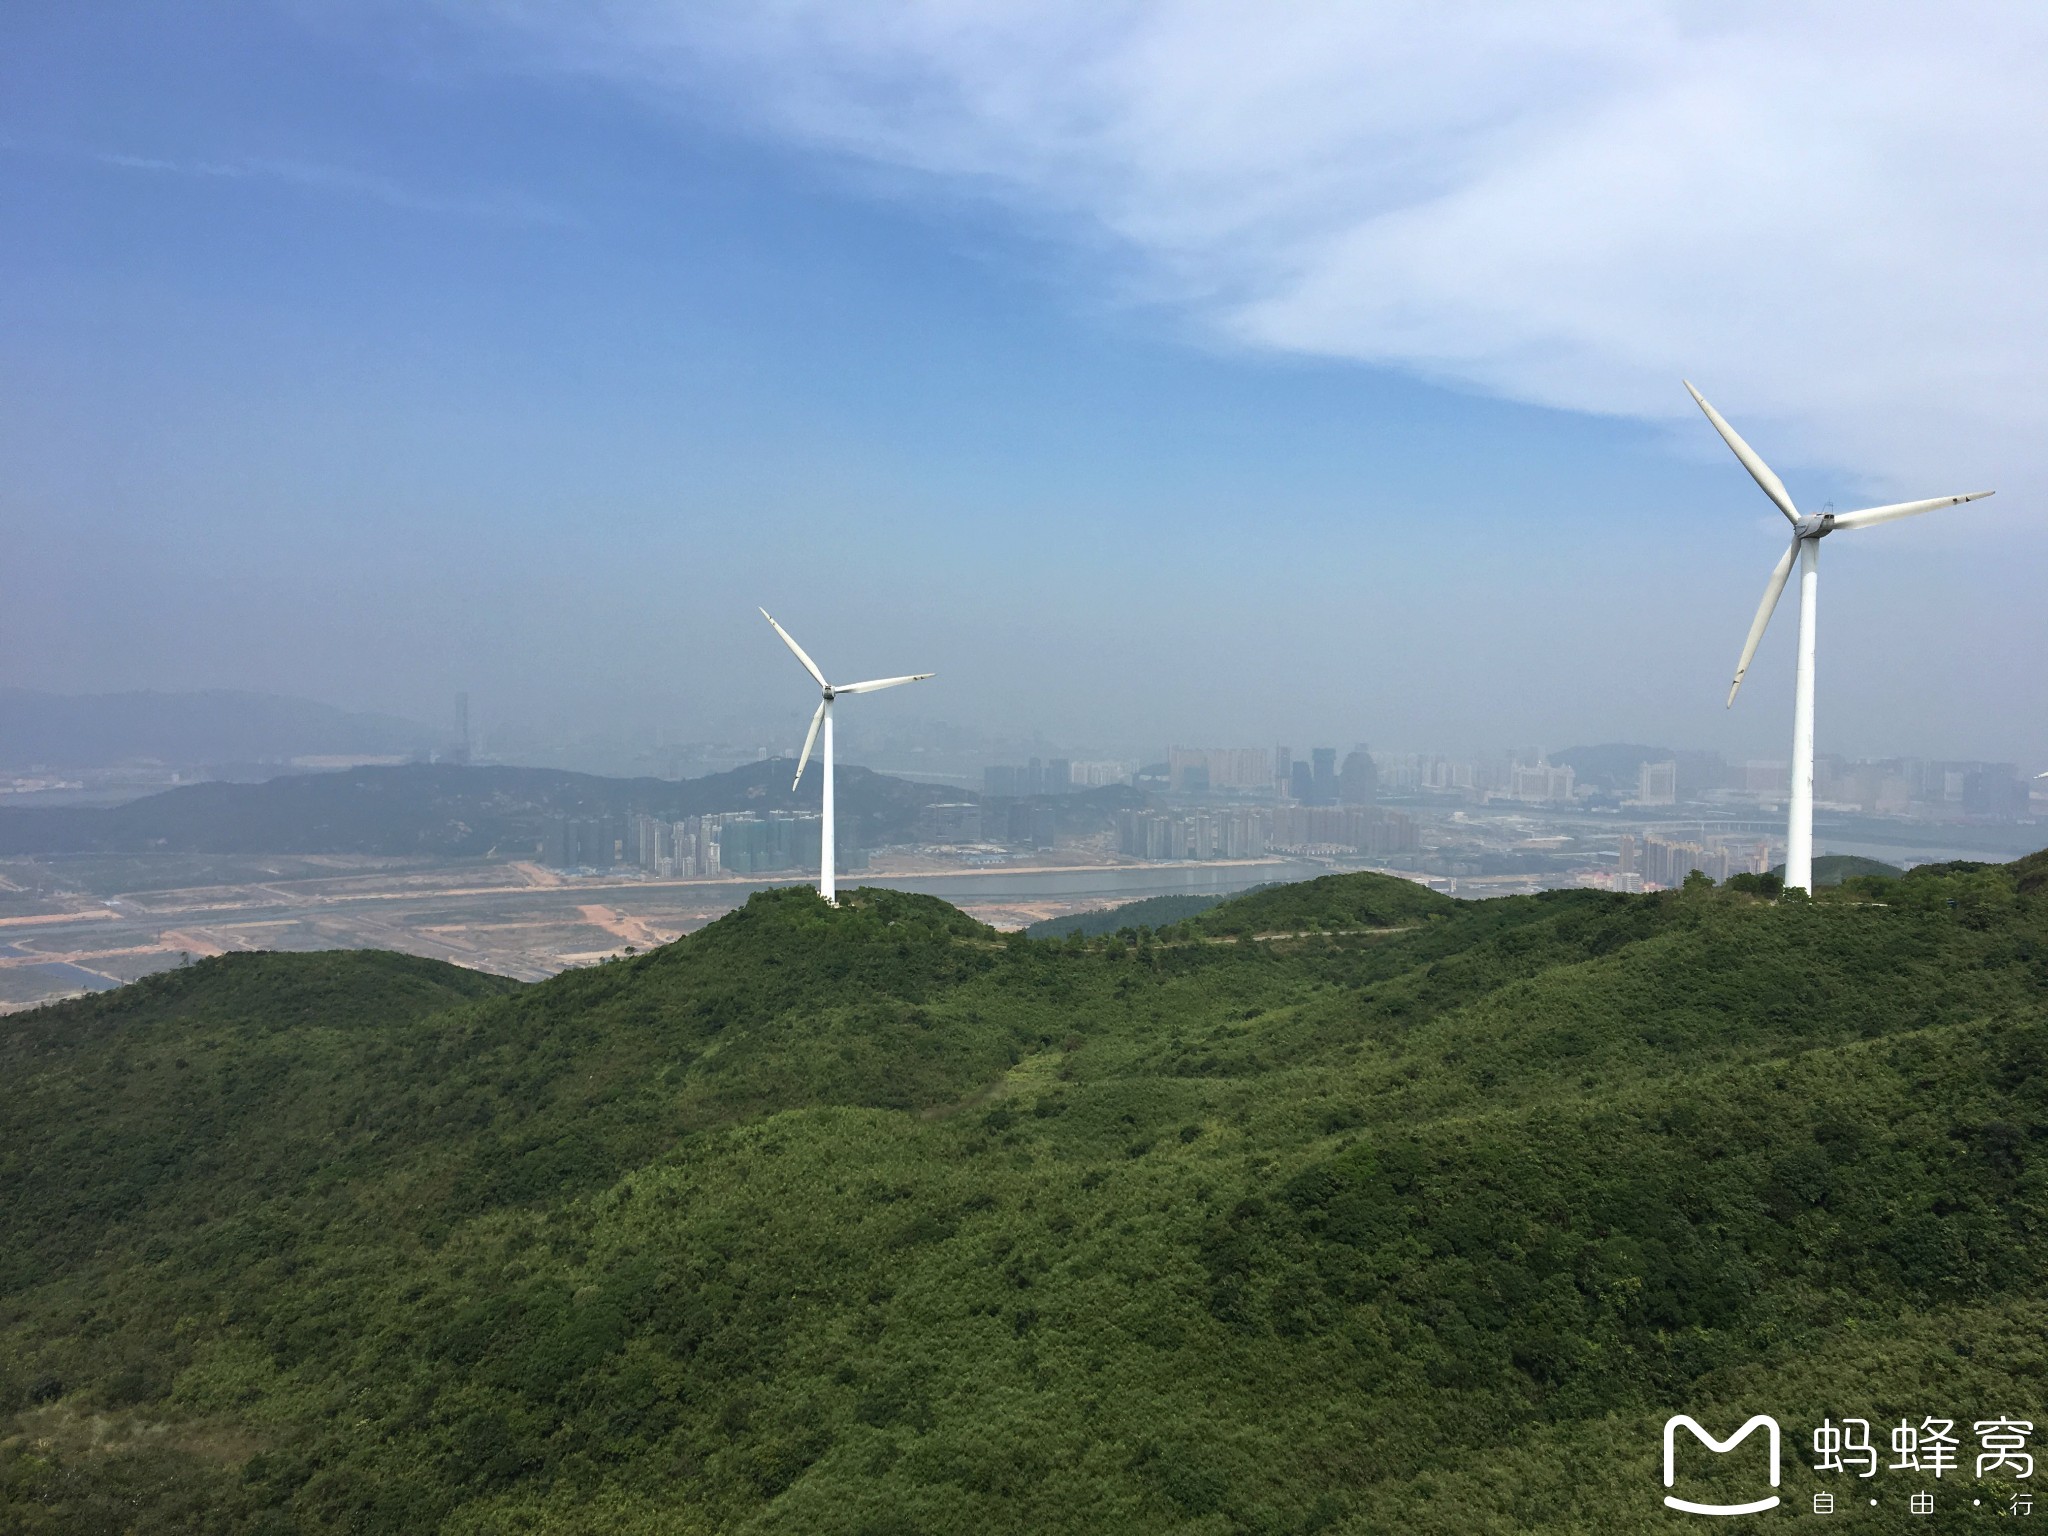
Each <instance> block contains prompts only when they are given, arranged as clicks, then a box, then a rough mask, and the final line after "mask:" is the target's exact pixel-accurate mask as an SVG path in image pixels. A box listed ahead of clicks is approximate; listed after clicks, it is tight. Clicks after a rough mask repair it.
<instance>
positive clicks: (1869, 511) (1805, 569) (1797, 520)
mask: <svg viewBox="0 0 2048 1536" xmlns="http://www.w3.org/2000/svg"><path fill="white" fill-rule="evenodd" d="M1685 389H1686V393H1687V394H1689V395H1691V396H1692V398H1693V401H1694V403H1695V404H1697V405H1698V406H1699V408H1700V409H1701V410H1703V411H1705V412H1706V413H1707V420H1709V421H1711V422H1712V423H1713V424H1714V430H1715V431H1716V432H1719V433H1720V434H1721V440H1722V441H1723V442H1725V443H1727V445H1728V446H1729V447H1730V448H1732V449H1734V450H1735V457H1736V458H1738V459H1740V460H1741V461H1742V467H1743V468H1744V469H1746V470H1748V471H1749V473H1750V476H1751V478H1753V479H1754V480H1755V481H1756V483H1757V484H1758V485H1760V486H1762V487H1763V492H1764V494H1765V495H1766V496H1768V497H1770V498H1771V500H1772V501H1773V502H1774V503H1775V504H1776V505H1777V508H1778V510H1779V511H1780V512H1782V513H1784V514H1785V521H1786V522H1788V523H1790V524H1791V525H1792V543H1791V545H1790V546H1789V547H1788V548H1787V549H1786V550H1785V553H1784V554H1782V555H1780V556H1779V557H1778V563H1777V565H1776V567H1774V568H1773V569H1772V571H1771V579H1770V580H1769V581H1767V582H1765V583H1764V600H1763V602H1762V603H1760V604H1759V605H1758V606H1757V610H1756V619H1755V622H1753V623H1752V624H1751V625H1750V626H1749V638H1748V639H1747V640H1745V641H1744V642H1743V643H1742V659H1741V660H1740V661H1738V662H1736V663H1735V681H1734V682H1733V683H1731V684H1730V685H1729V688H1728V706H1729V707H1730V708H1731V709H1732V708H1733V707H1734V705H1735V694H1736V691H1737V690H1738V689H1740V688H1741V687H1742V675H1743V673H1745V672H1747V671H1748V670H1749V663H1750V660H1751V659H1752V658H1753V657H1754V656H1755V655H1756V648H1757V645H1758V643H1759V642H1760V641H1761V640H1762V639H1763V637H1764V627H1765V626H1766V625H1768V624H1769V623H1770V622H1771V614H1772V612H1773V611H1774V610H1775V609H1776V608H1777V606H1778V597H1779V595H1780V594H1781V593H1783V592H1784V590H1785V582H1786V580H1787V579H1788V578H1789V577H1790V576H1791V574H1792V562H1793V561H1794V560H1795V559H1796V560H1798V562H1799V667H1798V672H1797V681H1796V683H1795V684H1794V687H1793V693H1792V795H1791V802H1792V803H1791V815H1790V817H1789V818H1788V820H1787V825H1786V829H1785V888H1786V889H1787V890H1791V889H1793V888H1794V887H1797V888H1798V889H1800V890H1802V891H1806V892H1809V893H1811V892H1812V890H1813V630H1814V618H1815V615H1814V607H1815V603H1816V601H1817V595H1818V592H1819V587H1820V541H1821V540H1822V539H1824V538H1826V537H1827V536H1828V535H1829V534H1831V533H1834V532H1837V531H1838V530H1840V529H1844V528H1868V527H1870V526H1871V525H1872V524H1873V523H1889V522H1891V521H1892V520H1893V519H1894V518H1900V517H1912V516H1914V515H1915V514H1917V513H1921V512H1932V511H1933V510H1934V509H1935V508H1936V507H1953V506H1956V505H1958V504H1959V503H1961V502H1965V501H1976V500H1978V499H1979V498H1981V497H1985V496H1989V495H1991V494H1992V493H1991V492H1990V491H1971V492H1970V493H1969V494H1968V495H1966V496H1935V497H1931V498H1929V499H1928V500H1926V501H1900V502H1893V503H1892V504H1891V505H1889V506H1883V507H1865V508H1864V509H1863V510H1862V511H1860V512H1810V513H1806V514H1805V515H1803V516H1802V515H1801V513H1800V511H1799V509H1798V508H1797V507H1795V506H1793V505H1792V497H1791V495H1790V494H1789V493H1788V492H1787V491H1786V489H1785V482H1784V481H1782V480H1780V479H1779V478H1778V477H1777V476H1776V475H1775V474H1773V473H1772V472H1771V466H1770V465H1768V464H1766V463H1765V462H1764V461H1763V460H1762V459H1760V458H1758V457H1757V455H1756V450H1755V449H1753V448H1751V447H1750V446H1749V444H1747V443H1745V442H1744V441H1743V440H1742V437H1741V435H1740V434H1739V433H1738V432H1736V430H1735V429H1734V428H1733V427H1731V426H1729V425H1728V423H1727V422H1726V421H1724V420H1722V419H1721V413H1720V412H1719V411H1717V410H1715V409H1714V408H1713V407H1712V406H1711V405H1709V404H1707V402H1706V398H1705V397H1704V396H1703V395H1701V394H1700V392H1699V391H1698V390H1696V389H1694V388H1693V387H1692V382H1691V381H1690V380H1687V381H1685Z"/></svg>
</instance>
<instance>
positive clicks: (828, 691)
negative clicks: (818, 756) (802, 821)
mask: <svg viewBox="0 0 2048 1536" xmlns="http://www.w3.org/2000/svg"><path fill="white" fill-rule="evenodd" d="M761 617H762V618H764V619H766V620H767V621H768V624H769V627H770V628H772V629H773V630H774V631H775V633H777V634H778V635H780V636H782V643H783V644H784V645H786V646H788V647H789V648H790V650H791V652H793V653H794V654H795V656H796V659H797V660H798V661H800V662H802V663H803V664H804V670H805V671H806V672H808V673H810V674H811V678H812V680H813V681H814V682H816V683H817V685H818V687H819V689H820V690H822V691H823V693H824V697H823V698H821V699H820V700H818V712H817V713H816V714H814V715H812V716H811V729H810V734H809V735H807V736H805V737H804V750H803V755H802V756H801V757H799V758H798V759H797V760H796V777H795V778H793V779H791V780H790V781H789V787H790V789H791V791H792V792H794V790H795V789H796V787H797V785H799V784H801V783H803V781H804V767H805V765H806V764H808V763H809V762H810V760H811V744H812V743H813V742H815V741H816V740H817V739H818V727H819V726H821V725H822V726H823V727H824V728H825V754H824V756H825V761H824V769H823V771H824V774H825V814H824V817H823V818H822V822H821V824H820V826H819V828H818V832H819V836H820V837H821V838H822V839H823V849H822V852H823V859H822V862H821V863H820V865H819V868H818V894H819V895H820V896H822V897H824V898H825V900H826V901H827V902H831V903H835V904H836V903H837V902H838V900H839V886H838V883H837V882H836V881H835V880H834V878H833V870H832V853H833V848H832V701H833V700H834V699H835V698H837V697H838V696H839V695H840V694H843V693H879V692H880V691H881V690H882V689H884V688H894V687H895V686H896V685H897V684H899V683H921V682H923V681H924V680H925V679H926V678H928V677H936V676H938V674H937V673H936V672H915V673H912V674H911V675H910V676H909V677H878V678H874V679H872V680H870V681H868V682H865V683H837V684H835V683H828V682H826V681H825V674H824V673H822V672H820V671H819V670H818V664H817V663H816V662H815V661H813V660H811V658H810V657H808V656H806V655H805V654H804V648H803V647H802V646H800V645H798V644H797V643H796V642H795V641H794V640H792V639H790V637H789V631H788V630H786V629H784V628H783V627H782V626H781V625H780V624H777V623H776V622H775V618H774V616H773V615H772V614H770V613H769V612H768V610H767V609H766V608H763V609H762V610H761Z"/></svg>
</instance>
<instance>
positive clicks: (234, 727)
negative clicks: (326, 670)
mask: <svg viewBox="0 0 2048 1536" xmlns="http://www.w3.org/2000/svg"><path fill="white" fill-rule="evenodd" d="M448 745H449V740H448V732H446V731H443V730H436V729H435V728H433V727H431V726H426V725H422V724H420V723H419V722H418V721H416V720H401V719H399V718H397V717H396V716H392V715H359V714H352V713H350V712H349V711H347V710H344V709H336V708H334V707H333V706H332V705H330V704H316V703H314V702H312V701H311V700H309V699H289V698H281V697H279V696H277V695H275V694H267V693H236V692H231V691H229V690H225V689H215V690H211V691H208V692H204V693H96V694H62V693H39V692H36V691H35V690H33V689H27V688H0V768H9V769H26V768H107V767H114V766H118V765H120V764H124V763H134V762H160V763H165V764H168V765H169V766H171V767H174V768H182V767H205V766H212V765H215V764H222V763H257V762H276V761H283V760H288V759H290V758H294V757H371V756H386V755H393V756H396V755H410V754H412V753H415V752H422V753H423V752H429V751H433V750H436V749H439V748H444V747H446V746H448Z"/></svg>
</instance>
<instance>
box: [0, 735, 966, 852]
mask: <svg viewBox="0 0 2048 1536" xmlns="http://www.w3.org/2000/svg"><path fill="white" fill-rule="evenodd" d="M795 767H796V765H795V764H794V763H791V762H788V761H786V760H784V759H780V758H774V759H768V760H765V761H762V762H759V763H750V764H748V765H747V766H746V767H744V768H735V769H733V770H731V771H730V772H728V773H713V774H706V775H705V776H704V777H702V778H697V779H609V778H603V777H601V776H599V775H597V774H590V773H565V772H562V771H561V770H558V769H553V768H495V767H490V768H483V767H467V766H458V765H456V764H451V763H412V764H408V765H405V766H401V767H390V768H353V769H349V770H347V771H345V772H340V773H292V774H284V775H281V776H279V777H277V778H273V779H266V780H264V781H263V782H261V783H258V784H234V783H207V784H189V785H185V786H183V787H182V788H178V789H169V790H165V791H164V792H163V793H162V794H156V795H149V796H146V797H144V798H143V799H140V800H133V801H130V802H129V803H127V804H126V805H117V806H107V807H79V806H65V807H46V808H37V809H23V808H20V807H0V854H32V853H302V854H319V853H358V854H385V855H393V856H405V855H411V854H432V855H436V856H440V857H464V856H479V855H483V854H491V853H496V854H499V855H504V856H530V855H531V854H532V853H533V852H534V851H535V848H536V846H537V845H538V843H539V841H540V838H541V835H542V832H543V830H544V828H545V826H546V824H547V822H548V820H549V819H550V818H551V817H556V816H623V815H626V814H628V813H629V812H638V813H642V814H645V815H650V816H660V817H667V818H681V817H685V816H703V815H707V814H712V813H723V812H727V811H788V810H809V811H816V809H817V807H818V790H817V786H816V783H815V782H812V783H809V784H806V785H804V786H803V790H802V791H801V792H798V791H792V790H791V788H790V780H791V778H792V777H793V776H794V774H795ZM838 772H839V779H838V784H839V817H840V823H841V826H842V829H843V832H842V835H844V836H847V837H849V838H851V839H853V840H854V841H855V842H856V843H859V844H861V845H863V846H872V845H875V844H879V843H882V842H889V841H900V840H902V839H905V838H907V837H908V836H909V835H910V833H911V830H912V827H913V825H914V823H915V821H916V819H917V813H918V810H919V809H920V808H921V807H923V806H924V805H926V804H928V803H929V802H931V801H933V800H942V799H945V798H947V792H946V791H943V790H940V789H936V788H934V787H932V786H931V785H927V784H913V783H911V782H910V781H908V780H906V779H896V778H891V777H889V776H888V775H887V774H880V773H871V772H870V771H868V770H867V769H865V768H858V767H849V766H842V767H840V769H839V771H838Z"/></svg>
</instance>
